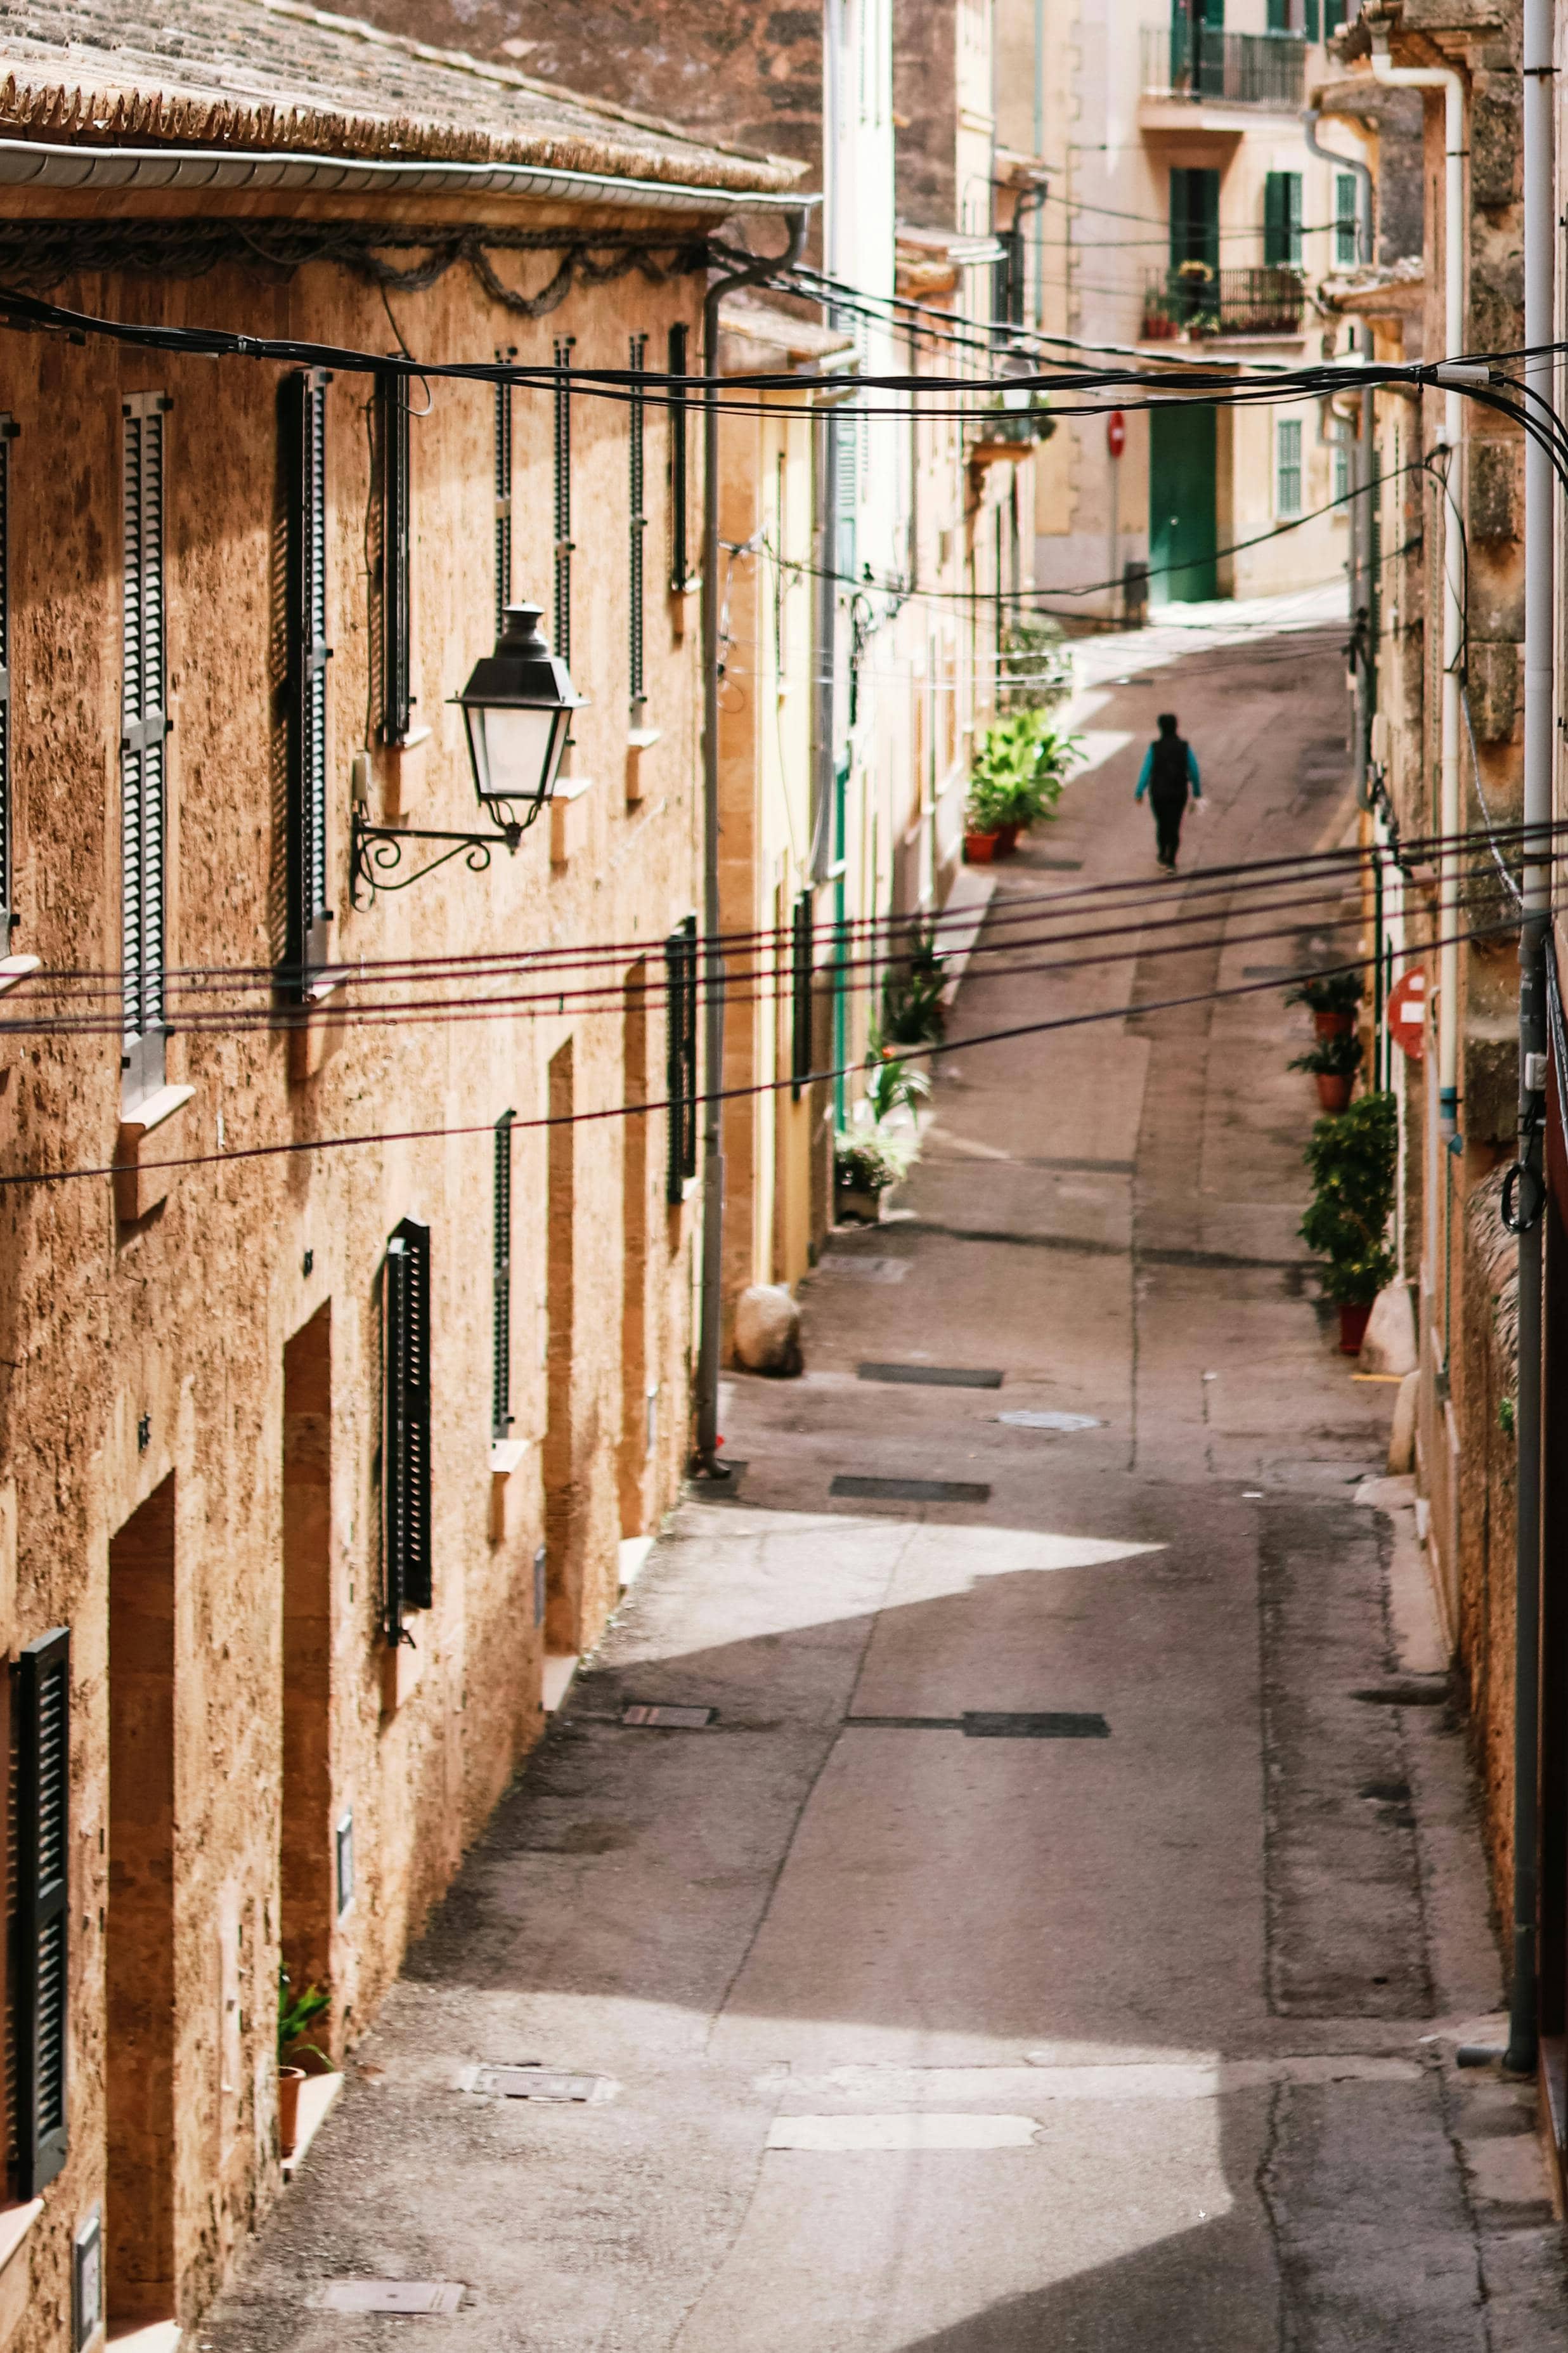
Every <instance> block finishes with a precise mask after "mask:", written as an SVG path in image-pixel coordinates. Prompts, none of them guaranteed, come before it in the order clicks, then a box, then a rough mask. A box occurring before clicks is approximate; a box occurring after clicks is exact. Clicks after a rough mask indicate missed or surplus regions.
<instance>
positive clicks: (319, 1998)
mask: <svg viewBox="0 0 1568 2353" xmlns="http://www.w3.org/2000/svg"><path fill="white" fill-rule="evenodd" d="M331 2006H332V1997H331V1994H330V1993H324V1992H323V1991H322V1989H321V1987H320V1986H319V1985H310V1986H307V1987H306V1988H305V1990H304V1992H303V1993H302V1994H299V1995H296V1994H294V1993H292V1992H291V1991H290V1990H289V1972H288V1970H287V1969H279V1972H278V2064H279V2066H280V2067H291V2066H293V2065H294V2064H295V2061H294V2059H293V2057H292V2056H291V2055H290V2054H291V2053H293V2052H300V2051H308V2052H310V2056H311V2057H312V2058H313V2059H320V2060H321V2063H323V2065H325V2066H328V2067H330V2066H331V2060H330V2059H329V2058H328V2057H327V2054H326V2052H324V2051H323V2050H322V2049H321V2046H320V2044H319V2043H315V2042H306V2041H305V2039H304V2038H305V2034H306V2031H307V2030H308V2029H309V2028H310V2026H312V2025H313V2024H314V2023H315V2021H316V2020H317V2019H318V2018H320V2016H321V2012H322V2011H323V2010H331Z"/></svg>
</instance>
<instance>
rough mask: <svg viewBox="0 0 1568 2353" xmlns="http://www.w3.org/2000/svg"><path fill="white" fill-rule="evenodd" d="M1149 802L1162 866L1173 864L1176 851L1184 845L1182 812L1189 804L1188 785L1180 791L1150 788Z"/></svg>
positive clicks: (1156, 846) (1156, 845)
mask: <svg viewBox="0 0 1568 2353" xmlns="http://www.w3.org/2000/svg"><path fill="white" fill-rule="evenodd" d="M1149 804H1150V807H1152V809H1153V812H1154V842H1155V848H1156V851H1157V854H1158V857H1159V860H1160V863H1161V865H1162V866H1173V865H1174V864H1175V862H1176V852H1177V850H1178V849H1180V848H1181V846H1182V812H1183V810H1184V808H1185V807H1186V806H1187V792H1186V786H1183V787H1182V789H1181V791H1180V792H1179V793H1170V792H1165V793H1162V792H1156V791H1155V790H1154V788H1153V787H1152V786H1151V787H1150V790H1149Z"/></svg>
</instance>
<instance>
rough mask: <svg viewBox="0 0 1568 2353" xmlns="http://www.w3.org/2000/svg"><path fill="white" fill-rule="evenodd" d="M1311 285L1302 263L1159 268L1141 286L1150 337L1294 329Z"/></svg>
mask: <svg viewBox="0 0 1568 2353" xmlns="http://www.w3.org/2000/svg"><path fill="white" fill-rule="evenodd" d="M1306 303H1307V290H1306V285H1305V281H1304V280H1303V279H1302V276H1301V272H1300V270H1299V269H1212V270H1211V269H1208V268H1207V265H1206V264H1205V263H1203V262H1198V263H1194V262H1188V263H1187V264H1186V266H1185V268H1184V269H1157V270H1154V271H1152V273H1151V275H1150V277H1149V280H1148V282H1147V284H1146V285H1145V287H1144V289H1143V323H1142V327H1141V329H1140V330H1139V333H1140V337H1141V340H1142V342H1144V343H1171V342H1173V340H1174V339H1175V337H1176V336H1177V335H1294V334H1297V333H1299V332H1300V325H1301V313H1302V311H1304V310H1305V308H1306Z"/></svg>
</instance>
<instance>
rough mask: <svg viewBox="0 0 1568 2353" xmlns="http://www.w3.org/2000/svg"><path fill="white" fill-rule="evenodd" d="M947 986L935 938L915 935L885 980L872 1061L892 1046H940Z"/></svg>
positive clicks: (918, 933)
mask: <svg viewBox="0 0 1568 2353" xmlns="http://www.w3.org/2000/svg"><path fill="white" fill-rule="evenodd" d="M946 986H947V967H946V965H944V964H943V962H942V955H941V952H940V951H939V949H938V948H937V945H936V942H935V938H934V936H933V934H931V933H930V932H923V931H918V930H917V931H915V932H914V933H913V934H911V935H910V945H909V950H908V953H907V954H906V955H902V956H900V958H899V959H898V960H897V962H896V963H895V964H893V965H891V966H889V970H888V972H887V974H886V976H884V978H883V981H882V1011H881V1018H880V1020H879V1024H878V1027H877V1029H876V1030H875V1031H874V1032H873V1039H872V1046H871V1053H870V1056H868V1060H875V1059H878V1058H879V1057H880V1056H881V1055H882V1054H884V1053H885V1052H886V1050H887V1048H888V1047H889V1046H937V1045H940V1044H941V1043H942V1032H943V1029H945V1027H946V1013H945V1009H944V1008H943V1005H942V990H943V989H944V988H945V987H946ZM876 1116H877V1117H878V1118H880V1117H881V1116H882V1114H881V1113H877V1114H876Z"/></svg>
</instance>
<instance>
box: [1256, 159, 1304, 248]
mask: <svg viewBox="0 0 1568 2353" xmlns="http://www.w3.org/2000/svg"><path fill="white" fill-rule="evenodd" d="M1263 266H1264V268H1265V269H1300V266H1301V174H1300V172H1270V173H1269V174H1268V175H1267V177H1266V178H1265V180H1264V183H1263Z"/></svg>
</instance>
